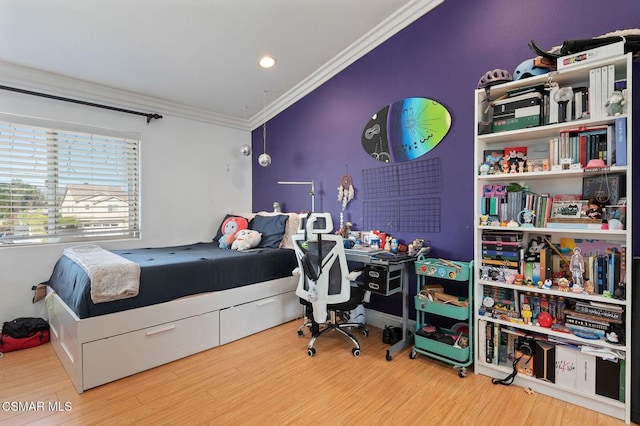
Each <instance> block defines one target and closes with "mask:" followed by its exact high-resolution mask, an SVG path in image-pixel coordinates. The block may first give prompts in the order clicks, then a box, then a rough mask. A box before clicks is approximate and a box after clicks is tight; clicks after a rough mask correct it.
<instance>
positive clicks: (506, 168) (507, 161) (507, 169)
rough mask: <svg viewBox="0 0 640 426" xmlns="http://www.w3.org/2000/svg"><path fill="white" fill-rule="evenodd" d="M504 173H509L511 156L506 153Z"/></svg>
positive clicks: (503, 165)
mask: <svg viewBox="0 0 640 426" xmlns="http://www.w3.org/2000/svg"><path fill="white" fill-rule="evenodd" d="M502 173H504V174H507V173H509V156H508V155H505V156H504V158H503V159H502Z"/></svg>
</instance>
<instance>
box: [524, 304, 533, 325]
mask: <svg viewBox="0 0 640 426" xmlns="http://www.w3.org/2000/svg"><path fill="white" fill-rule="evenodd" d="M532 316H533V312H531V306H529V304H528V303H523V304H522V319H523V320H524V323H525V324H531V317H532Z"/></svg>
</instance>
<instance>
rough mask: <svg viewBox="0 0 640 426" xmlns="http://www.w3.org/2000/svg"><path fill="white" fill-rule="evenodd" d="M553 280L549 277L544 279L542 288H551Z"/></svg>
mask: <svg viewBox="0 0 640 426" xmlns="http://www.w3.org/2000/svg"><path fill="white" fill-rule="evenodd" d="M551 283H552V282H551V280H550V279H549V278H547V279H546V280H544V284H542V288H544V289H545V290H551Z"/></svg>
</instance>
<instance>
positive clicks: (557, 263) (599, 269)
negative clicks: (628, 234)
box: [481, 230, 626, 298]
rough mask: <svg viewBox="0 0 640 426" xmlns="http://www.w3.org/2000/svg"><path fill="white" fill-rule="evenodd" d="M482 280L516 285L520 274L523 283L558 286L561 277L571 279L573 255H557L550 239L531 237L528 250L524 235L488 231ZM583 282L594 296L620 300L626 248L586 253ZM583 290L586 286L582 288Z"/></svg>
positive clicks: (483, 246) (484, 233)
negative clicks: (588, 282)
mask: <svg viewBox="0 0 640 426" xmlns="http://www.w3.org/2000/svg"><path fill="white" fill-rule="evenodd" d="M481 238H482V240H481V244H482V247H481V255H482V268H483V271H482V278H483V279H486V280H494V281H504V282H507V283H515V279H514V277H515V276H516V275H521V276H522V277H523V281H524V282H523V283H524V284H526V283H527V281H530V282H531V284H532V285H533V286H535V287H538V283H544V282H545V281H546V280H551V284H552V286H554V287H557V285H558V280H559V279H560V278H563V277H564V278H567V279H571V278H572V273H571V271H570V270H569V265H568V264H567V263H568V261H569V259H570V258H571V254H569V253H567V255H562V256H561V255H560V254H558V252H559V249H558V248H557V247H552V246H551V245H550V244H551V240H550V238H549V237H548V236H540V235H538V236H535V235H529V241H528V244H527V247H526V248H525V244H524V242H523V234H522V233H521V232H502V231H495V230H485V231H483V232H482V237H481ZM582 258H583V261H584V268H583V270H584V274H583V283H582V284H585V283H586V281H590V282H591V285H592V288H593V294H600V295H602V294H604V293H605V291H606V292H609V293H610V294H611V295H615V296H616V297H618V298H624V297H625V295H624V293H622V294H618V293H619V292H618V285H619V283H620V282H621V281H624V277H625V276H626V247H625V246H624V245H614V244H611V245H610V247H609V248H608V249H607V250H606V253H602V254H594V253H584V254H583V255H582ZM583 287H585V286H584V285H583Z"/></svg>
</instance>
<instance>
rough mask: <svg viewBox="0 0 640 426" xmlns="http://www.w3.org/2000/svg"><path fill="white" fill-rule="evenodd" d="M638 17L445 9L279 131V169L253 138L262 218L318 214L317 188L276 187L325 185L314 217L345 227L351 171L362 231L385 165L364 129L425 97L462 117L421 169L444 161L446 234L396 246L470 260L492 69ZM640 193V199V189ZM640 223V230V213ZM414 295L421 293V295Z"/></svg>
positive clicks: (330, 86)
mask: <svg viewBox="0 0 640 426" xmlns="http://www.w3.org/2000/svg"><path fill="white" fill-rule="evenodd" d="M638 16H640V2H637V1H635V0H618V1H615V2H612V4H610V3H608V2H602V1H601V0H565V1H557V0H539V1H535V2H530V1H527V0H512V1H504V0H499V1H498V0H491V1H489V0H485V1H481V2H467V1H463V0H446V1H445V2H444V3H443V4H441V5H440V6H438V7H436V8H435V9H434V10H433V11H431V12H430V13H428V14H426V15H425V16H423V17H421V18H419V19H418V20H417V21H415V22H414V23H413V24H411V25H410V26H408V27H407V28H405V29H404V30H402V31H401V32H399V33H398V34H396V35H395V36H394V37H392V38H391V39H389V40H387V41H386V42H385V43H383V44H382V45H380V46H378V47H377V48H376V49H374V50H373V51H372V52H370V53H369V54H367V55H366V56H364V57H363V58H361V59H359V60H358V61H357V62H356V63H354V64H352V65H351V66H350V67H348V68H347V69H345V70H344V71H342V72H341V73H339V74H338V75H337V76H335V77H334V78H332V79H331V80H330V81H328V82H326V83H325V84H323V85H322V86H321V87H319V88H318V89H316V90H315V91H313V92H312V93H310V94H309V95H308V96H306V97H305V98H303V99H301V100H299V101H298V102H297V103H295V104H294V105H292V106H291V107H290V108H288V109H287V110H285V111H283V112H282V113H280V114H279V115H278V116H277V117H275V118H273V119H272V120H270V121H269V122H268V123H267V134H268V137H267V152H268V153H269V154H271V156H272V159H273V163H272V165H271V166H270V167H268V168H262V167H260V166H259V165H258V164H257V161H256V159H257V155H259V154H260V153H262V129H261V128H258V129H256V130H255V131H254V132H253V134H252V140H253V152H254V161H253V210H254V211H259V210H271V209H272V204H273V202H274V201H280V202H281V203H282V204H283V206H284V209H285V211H300V210H309V209H310V208H311V198H310V196H309V195H308V187H306V186H288V185H286V186H285V185H278V184H277V183H276V182H277V181H307V180H315V182H316V203H315V204H316V211H328V212H331V213H332V215H333V218H334V222H335V224H336V227H337V226H338V220H339V212H340V207H341V206H340V203H339V202H338V201H337V187H338V185H339V183H340V178H341V177H342V175H343V174H344V173H345V167H348V172H349V174H350V175H351V176H352V177H353V182H354V187H355V188H356V199H355V200H354V201H352V202H351V203H350V204H349V205H348V207H347V209H346V210H345V212H344V215H345V220H349V221H351V222H353V223H354V224H355V227H356V229H358V230H362V229H361V227H360V226H359V225H360V224H361V223H362V202H361V200H360V199H359V198H358V189H359V188H362V170H363V169H369V168H374V167H382V166H384V163H381V162H378V161H376V160H374V159H372V158H371V157H369V156H368V155H367V154H366V153H365V152H364V150H363V149H362V146H361V144H360V137H361V133H362V131H363V129H364V126H365V124H366V123H367V121H368V120H369V119H370V118H371V115H372V114H374V113H375V112H377V111H378V110H380V109H381V108H382V107H383V106H385V105H387V104H390V103H392V102H394V101H397V100H400V99H402V98H406V97H426V98H430V99H434V100H437V101H438V102H440V103H442V104H443V105H444V106H445V107H447V108H448V109H449V111H450V113H451V116H452V126H451V130H450V131H449V134H448V135H447V136H446V137H445V139H444V140H443V141H442V142H441V143H440V144H439V145H438V146H437V147H436V148H434V149H433V150H432V151H431V152H429V153H427V154H426V155H425V156H423V157H421V158H420V159H418V160H414V161H421V160H423V159H429V158H436V157H438V158H440V160H441V166H442V180H441V182H442V210H441V214H442V222H441V229H442V232H440V233H433V234H428V235H424V234H404V235H402V234H396V236H397V237H399V238H401V239H403V240H407V241H408V240H412V239H413V238H416V237H420V238H424V239H426V240H428V241H430V242H431V245H432V247H433V252H432V254H433V255H435V256H438V257H444V258H451V259H459V260H470V259H471V258H472V257H473V243H472V241H473V233H472V226H473V224H474V217H473V205H472V204H473V175H474V173H475V171H474V167H473V163H474V162H473V135H474V117H473V114H474V105H473V91H474V89H475V88H476V84H477V82H478V80H479V78H480V77H481V75H482V74H483V73H484V72H486V71H488V70H490V69H494V68H503V69H506V70H509V71H510V72H513V70H514V69H515V68H516V67H517V65H518V64H520V63H521V62H522V61H524V60H526V59H530V58H532V57H534V56H535V54H534V53H533V52H532V51H530V50H529V48H528V46H527V43H528V42H529V41H530V40H532V39H533V40H535V41H536V43H537V44H538V45H539V46H542V47H544V48H551V47H552V46H557V45H560V44H562V42H563V41H564V40H569V39H579V38H590V37H593V36H597V35H600V34H604V33H607V32H610V31H614V30H620V29H628V28H637V27H638V26H639V25H638V23H639V21H638ZM637 70H638V63H634V71H636V73H635V76H636V77H635V79H634V81H635V84H634V91H635V93H636V96H635V102H634V111H636V114H635V117H634V118H633V120H634V124H635V126H636V127H635V128H636V129H640V122H639V120H638V118H637V117H638V111H640V106H639V105H638V103H640V100H639V99H640V96H638V94H640V90H639V89H640V83H639V81H640V74H637ZM265 89H266V90H268V89H269V88H265ZM638 157H639V156H638V155H636V160H635V161H634V165H635V166H637V165H638V161H639V160H638ZM637 170H638V169H637ZM635 188H636V190H635V191H634V192H635V193H636V194H635V196H636V197H638V195H640V194H638V193H637V192H638V189H637V188H639V186H636V187H635ZM634 222H635V223H640V222H638V212H635V214H634ZM637 235H638V233H637V232H634V238H633V239H634V241H638V238H637ZM639 254H640V247H639V245H638V244H634V255H639ZM412 287H414V286H412ZM411 290H412V293H413V292H415V288H412V289H411ZM373 302H374V306H373V307H374V309H378V310H381V311H390V312H391V313H394V314H397V313H398V311H399V309H400V308H399V307H400V306H401V305H400V304H399V303H398V302H397V301H395V300H394V298H393V297H391V298H386V300H374V301H373ZM375 305H378V306H375ZM384 305H388V306H389V308H387V307H385V306H384Z"/></svg>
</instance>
